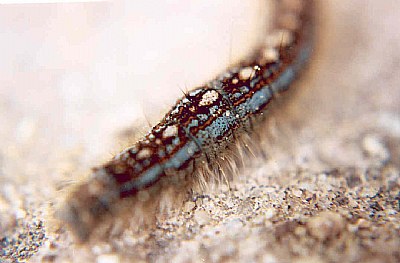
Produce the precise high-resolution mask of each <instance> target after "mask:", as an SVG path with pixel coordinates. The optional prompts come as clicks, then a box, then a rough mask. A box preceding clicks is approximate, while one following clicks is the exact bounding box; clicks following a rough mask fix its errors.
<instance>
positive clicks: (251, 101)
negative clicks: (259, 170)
mask: <svg viewBox="0 0 400 263" xmlns="http://www.w3.org/2000/svg"><path fill="white" fill-rule="evenodd" d="M275 7H276V14H277V19H276V20H277V21H276V24H277V26H276V29H277V30H276V32H275V33H272V34H270V35H269V36H268V37H267V38H266V40H265V44H264V45H263V46H262V47H261V48H260V49H259V50H257V51H256V52H255V53H254V54H253V55H252V56H251V57H250V58H248V59H246V60H245V61H243V62H241V63H240V64H239V65H237V66H236V67H234V68H231V69H229V70H227V71H226V72H225V73H223V74H221V75H220V76H218V77H217V78H216V79H215V80H213V81H211V82H209V83H207V84H206V85H204V86H203V87H200V88H197V89H194V90H192V91H190V92H187V93H186V94H185V96H184V97H183V98H181V99H179V100H178V101H177V103H176V105H175V106H173V108H172V109H171V110H170V111H169V112H168V113H167V114H166V115H165V117H164V118H163V119H162V120H161V121H160V122H159V123H158V124H157V125H155V126H154V127H153V128H152V129H151V130H150V132H148V134H147V135H145V136H144V138H142V139H141V140H139V141H138V142H137V143H136V144H134V145H133V146H132V147H129V148H128V149H126V150H124V151H122V152H121V153H119V154H118V155H116V156H115V157H114V158H113V159H112V160H111V161H109V162H108V163H106V164H104V165H102V166H100V167H98V168H95V169H93V174H92V175H91V177H90V179H89V180H88V181H86V182H84V183H82V184H80V185H79V186H77V188H76V189H75V190H74V191H72V192H71V193H70V194H69V196H68V197H67V200H66V201H65V203H64V205H63V209H62V213H61V214H62V216H61V217H62V219H63V220H64V222H66V223H67V224H68V225H69V226H70V228H71V229H72V230H73V232H75V234H76V235H77V236H78V238H79V239H80V240H82V241H85V240H87V239H88V238H89V237H90V236H91V235H92V232H93V231H94V229H95V228H96V226H97V225H99V223H101V222H102V221H103V220H104V218H105V217H107V216H108V215H110V214H113V213H114V211H115V209H114V207H115V206H117V204H119V203H120V202H122V201H121V200H122V199H135V200H139V201H137V202H140V201H142V202H144V203H146V202H147V203H154V202H153V201H152V199H151V198H152V197H153V196H157V195H158V193H159V192H160V191H161V190H162V189H164V188H168V187H175V185H184V186H187V185H191V184H192V182H194V181H196V180H198V179H199V177H203V176H204V171H208V172H209V174H214V173H219V172H220V171H221V167H222V165H221V164H220V162H219V161H220V160H221V159H226V158H229V156H230V155H231V154H232V152H235V147H237V143H238V142H240V140H241V138H242V137H244V136H248V134H250V133H251V132H252V131H253V130H254V126H255V125H256V124H257V123H258V122H260V120H261V119H263V116H264V113H265V112H266V110H267V109H268V106H269V104H270V102H271V101H273V100H274V98H275V97H277V96H280V95H281V94H282V93H284V92H285V91H286V90H287V89H288V87H289V85H290V84H291V83H292V82H293V81H294V80H295V79H296V77H297V76H298V73H299V72H300V71H301V70H302V69H303V68H304V66H305V65H306V62H307V61H308V59H309V57H310V55H311V51H312V43H313V41H312V40H313V2H312V1H311V0H304V1H300V0H285V1H276V2H275ZM231 159H232V160H233V159H234V158H231ZM206 179H207V178H206ZM131 213H133V214H134V213H135V211H132V210H131Z"/></svg>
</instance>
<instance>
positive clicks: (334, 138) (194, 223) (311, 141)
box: [0, 0, 400, 262]
mask: <svg viewBox="0 0 400 263" xmlns="http://www.w3.org/2000/svg"><path fill="white" fill-rule="evenodd" d="M150 2H151V1H150ZM206 2H207V1H206ZM221 2H223V1H221ZM171 3H172V4H171V6H169V8H171V10H175V12H176V16H179V14H185V15H181V17H179V18H177V19H175V18H174V17H175V16H168V15H165V13H167V14H168V12H167V11H165V9H163V11H157V10H158V9H153V8H152V6H151V5H150V6H148V7H147V8H148V9H149V10H151V11H148V12H149V13H150V14H152V15H153V16H152V17H151V16H150V14H149V17H151V18H146V16H145V15H143V17H141V18H140V19H139V18H138V16H139V15H140V14H142V13H145V12H140V11H141V10H139V11H138V13H137V14H135V15H132V12H134V11H135V10H136V9H137V8H138V7H137V6H135V5H130V4H127V3H125V4H121V3H120V4H118V5H117V4H113V3H93V4H71V5H66V4H64V5H28V6H24V7H22V6H0V14H1V15H0V26H1V30H0V31H1V33H0V37H1V39H2V43H1V44H0V47H1V50H2V51H3V52H4V56H5V58H6V59H5V60H2V61H1V62H0V69H1V71H2V74H1V75H2V76H0V80H1V86H0V123H1V124H0V138H1V139H2V140H1V142H2V147H0V249H1V250H0V253H1V254H0V261H6V262H8V261H10V262H13V261H25V260H30V262H70V261H75V262H85V261H87V262H92V261H93V262H144V261H150V262H399V261H400V252H399V247H400V175H399V171H400V158H399V157H400V74H399V73H400V72H399V71H400V51H399V50H400V34H398V25H399V24H400V8H399V7H400V5H399V4H398V3H397V1H395V0H393V1H384V2H381V3H379V2H378V1H372V0H371V1H361V0H360V1H357V0H352V1H323V2H322V1H319V2H318V3H319V4H318V23H317V40H316V48H315V54H314V56H313V58H312V61H311V64H310V68H309V69H308V70H307V72H305V74H304V76H303V78H302V79H301V80H300V81H299V82H297V83H296V85H295V86H294V87H293V88H294V89H296V90H295V92H293V94H290V99H289V100H287V101H286V102H285V103H282V105H279V107H276V109H274V110H273V111H272V112H271V113H270V114H271V116H270V117H269V118H268V120H267V121H266V127H267V129H266V132H265V134H263V133H261V135H260V136H261V137H263V135H265V136H264V137H266V138H263V144H262V147H263V149H264V151H265V152H266V157H260V156H255V157H254V158H250V160H249V161H248V162H246V164H245V166H244V168H243V169H241V170H240V172H239V175H238V180H237V181H235V182H233V183H232V185H231V189H230V190H229V189H228V188H227V187H223V186H222V187H220V189H217V190H213V191H211V190H210V191H205V192H204V193H200V194H198V193H195V194H192V195H190V196H189V197H188V198H187V199H186V200H185V201H184V202H183V204H182V205H179V206H178V207H180V209H177V210H176V211H173V212H171V213H170V214H169V215H166V216H164V217H162V218H161V217H160V218H159V220H158V221H157V222H156V223H155V225H153V226H151V227H148V228H143V229H136V228H134V227H132V228H129V227H128V228H123V229H121V228H118V224H116V226H115V229H114V230H113V231H114V232H112V231H111V234H112V233H117V232H118V235H117V234H115V237H114V236H112V235H111V236H110V237H109V238H108V239H107V240H97V241H94V242H92V243H91V244H89V245H79V244H77V243H76V242H75V241H74V239H73V238H72V236H71V235H70V233H69V232H68V231H67V230H66V229H65V228H63V226H62V225H61V226H60V225H59V224H57V223H56V222H55V221H54V219H53V216H52V213H53V212H54V207H55V206H57V203H58V202H59V200H60V199H61V198H60V197H62V196H63V195H65V189H66V188H68V186H69V185H71V184H75V183H76V182H77V181H79V180H82V179H81V178H82V177H85V176H87V175H88V173H89V170H90V167H92V166H94V165H96V164H100V163H102V162H103V161H105V160H107V159H108V158H110V157H111V156H112V155H111V154H110V153H114V152H116V151H117V149H119V148H120V146H121V145H120V144H121V142H120V141H119V140H118V138H120V137H121V136H118V134H121V133H122V132H123V131H124V129H127V128H129V127H138V126H140V125H138V124H137V123H139V122H140V121H139V118H140V117H141V116H140V115H142V116H143V113H141V112H140V111H143V112H144V115H146V116H147V117H148V118H149V119H150V120H151V121H152V120H153V118H154V119H157V118H158V117H160V114H159V113H160V112H162V111H163V110H164V111H165V110H166V109H168V107H169V106H168V105H172V103H173V101H174V100H175V99H176V98H178V97H179V96H180V95H179V92H180V91H179V89H180V88H181V89H185V86H188V88H190V87H193V86H194V85H198V84H201V83H202V82H204V81H206V80H208V79H210V78H211V77H212V76H213V75H215V74H216V73H218V72H219V71H221V70H222V69H223V68H222V69H221V66H223V65H224V64H225V66H226V64H228V62H229V61H232V60H235V59H238V58H236V57H235V56H233V57H232V55H231V54H230V52H229V51H227V50H229V49H228V48H226V47H227V46H231V47H232V46H243V45H242V42H248V41H247V36H248V35H254V34H255V35H257V34H256V33H255V32H258V31H257V30H258V29H259V28H257V26H254V27H250V26H247V25H246V26H243V25H244V24H243V23H245V22H240V23H239V22H236V24H235V23H234V22H231V24H233V26H232V27H233V28H234V29H236V30H238V33H234V34H233V33H228V35H227V36H225V37H224V38H222V39H228V40H227V42H225V44H223V45H222V46H223V47H221V49H222V50H225V51H221V50H219V49H218V47H217V48H216V50H213V51H212V52H215V54H214V53H212V54H209V53H207V54H206V55H205V54H204V53H202V52H208V51H209V50H210V49H211V48H209V47H211V46H213V45H209V44H208V41H214V42H213V43H215V42H218V41H215V40H213V38H215V37H218V36H220V35H221V34H223V33H224V32H225V31H224V30H225V27H229V26H226V24H227V22H226V21H236V17H234V18H232V17H230V18H229V15H232V14H233V13H235V10H241V12H242V13H244V14H245V15H244V16H245V18H244V19H243V21H247V20H248V19H249V18H246V14H247V15H249V14H251V15H249V17H253V16H256V15H258V14H257V12H258V11H257V10H259V8H255V11H254V10H253V9H254V6H253V9H251V8H250V7H251V5H255V3H256V2H252V4H251V5H249V6H250V7H249V9H246V8H247V7H241V8H235V3H233V4H232V5H233V6H234V7H231V8H232V9H229V8H228V7H226V6H225V5H226V2H225V5H218V4H214V6H212V8H206V7H207V6H206V4H204V5H205V6H202V5H201V4H200V6H196V7H195V8H194V7H193V6H190V5H185V4H179V3H182V2H178V1H171ZM211 3H212V1H210V2H208V3H207V4H209V5H210V4H211ZM153 4H154V3H153ZM174 4H175V5H174ZM165 8H167V7H165ZM202 8H203V9H202ZM209 9H212V10H215V11H209V12H211V14H210V15H209V17H207V16H206V17H205V18H203V19H205V21H208V22H209V23H216V25H215V28H218V26H219V25H220V24H219V22H218V21H221V20H222V21H223V23H222V24H221V25H220V27H221V28H220V29H216V30H215V32H214V31H213V30H212V29H209V28H207V27H205V28H202V27H201V26H200V28H198V29H197V30H198V31H197V32H196V33H195V34H194V35H191V32H190V31H191V28H196V25H203V24H204V23H206V22H205V21H203V20H199V21H200V22H199V21H197V20H196V19H195V20H194V21H192V22H188V21H191V20H188V19H189V18H190V17H196V15H198V14H200V13H204V12H203V11H204V10H209ZM154 10H155V11H154ZM171 10H170V11H171ZM251 10H253V11H251ZM192 12H193V13H192ZM213 12H214V13H213ZM251 12H254V13H251ZM161 15H163V16H161ZM160 16H161V18H160ZM224 16H228V18H226V19H225V17H224ZM242 16H243V14H242ZM213 17H214V18H215V17H217V19H215V21H214V20H212V19H211V18H213ZM135 19H139V20H135ZM246 19H247V20H246ZM172 20H173V21H172ZM138 21H145V22H143V24H141V25H140V26H138V25H137V24H138ZM182 21H186V22H185V23H183V22H182ZM173 22H175V23H178V25H180V24H182V23H183V24H186V26H184V25H183V24H182V25H181V27H180V30H179V31H178V32H177V31H176V30H175V31H174V29H175V28H176V27H175V26H172V29H170V30H172V31H171V32H169V33H165V34H164V35H163V31H164V28H163V27H159V26H158V25H159V24H160V23H162V24H163V25H165V24H169V23H172V24H173ZM179 23H180V24H179ZM191 23H194V24H191ZM251 23H255V24H257V23H259V21H258V22H254V21H253V22H251ZM173 25H174V24H173ZM210 27H211V26H210ZM143 28H144V29H143ZM151 30H159V31H151ZM218 30H219V31H218ZM246 30H247V31H246ZM211 31H212V32H211ZM149 32H157V33H154V35H152V34H151V33H149ZM179 32H181V34H182V32H184V34H183V35H189V37H188V38H187V39H184V38H183V39H179V40H178V41H177V42H175V43H173V42H168V41H167V36H171V35H173V36H175V35H176V38H179ZM233 32H235V31H234V30H233ZM240 32H242V33H240ZM243 32H244V33H243ZM160 34H161V37H160ZM232 34H233V35H234V37H230V36H232ZM236 34H238V35H240V34H242V35H241V37H240V38H241V39H242V38H243V39H244V40H236V36H237V35H236ZM203 35H207V36H208V37H209V38H211V39H209V40H208V41H206V40H204V39H202V36H203ZM162 37H165V41H166V42H165V43H163V39H162ZM196 38H197V41H194V42H195V43H198V42H200V43H202V45H203V46H205V48H204V47H203V49H205V50H204V51H202V49H199V48H200V46H201V45H200V46H195V47H194V48H195V49H199V53H200V54H202V55H200V57H196V56H197V54H195V53H196V52H193V50H190V48H191V47H192V45H194V42H193V43H192V42H190V41H191V40H190V39H196ZM238 38H239V36H238ZM143 39H144V40H143ZM146 39H148V41H149V42H145V40H146ZM154 39H155V40H154ZM232 39H235V40H234V41H233V40H232ZM141 40H143V41H144V42H140V41H141ZM255 41H256V40H255ZM137 42H139V45H136V46H135V45H132V46H131V44H133V43H137ZM153 42H157V43H158V44H157V45H156V44H154V43H153ZM232 43H233V44H232ZM238 43H239V44H238ZM152 44H154V45H155V46H151V45H152ZM208 45H209V46H208ZM215 45H217V44H215ZM185 47H188V48H189V50H187V49H186V50H184V49H183V48H185ZM248 48H251V46H250V47H248ZM233 49H235V48H233ZM133 50H134V51H133ZM186 52H187V53H186ZM221 52H225V53H223V55H222V57H220V58H219V59H214V57H215V56H217V55H216V54H220V53H221ZM233 53H235V52H233ZM239 53H240V52H239ZM244 53H246V51H244ZM191 56H194V58H193V59H192V57H191ZM238 56H239V57H241V56H243V55H238ZM143 57H145V59H143ZM188 57H190V59H188ZM204 57H205V58H206V59H205V60H203V61H200V62H198V64H196V61H198V59H202V58H204ZM141 59H142V60H141ZM227 59H228V62H227ZM136 60H138V61H136ZM188 60H189V61H188ZM213 60H216V61H217V62H213ZM149 61H150V62H149ZM193 61H195V62H194V66H193V65H192V64H193ZM220 61H223V63H222V64H221V65H220V64H218V63H220ZM135 62H136V64H135ZM147 62H149V64H146V63H147ZM152 63H153V64H152ZM186 63H187V64H188V66H187V67H188V68H189V69H187V68H186ZM215 64H218V65H215ZM199 65H200V66H199ZM182 67H185V69H186V70H188V71H185V69H182ZM199 68H207V70H208V69H209V68H211V72H212V73H210V72H206V73H201V72H202V69H199ZM147 72H149V73H147ZM146 74H149V75H146ZM199 76H200V77H199ZM193 78H199V79H198V80H194V82H192V81H193V80H192V79H193ZM168 94H169V95H168ZM167 95H168V96H167ZM140 104H142V105H140ZM153 116H157V117H153ZM131 123H135V124H133V125H130V124H131ZM267 135H268V136H267Z"/></svg>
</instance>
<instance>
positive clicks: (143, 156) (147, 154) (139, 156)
mask: <svg viewBox="0 0 400 263" xmlns="http://www.w3.org/2000/svg"><path fill="white" fill-rule="evenodd" d="M150 156H151V150H150V149H147V148H144V149H142V150H140V151H139V152H138V153H137V154H136V158H137V159H146V158H149V157H150Z"/></svg>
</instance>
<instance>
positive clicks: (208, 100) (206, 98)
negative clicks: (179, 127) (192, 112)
mask: <svg viewBox="0 0 400 263" xmlns="http://www.w3.org/2000/svg"><path fill="white" fill-rule="evenodd" d="M218 96H219V94H218V92H217V91H215V90H209V91H207V92H206V93H204V94H203V97H202V98H201V101H200V103H199V106H207V105H211V104H213V103H214V101H216V100H217V99H218Z"/></svg>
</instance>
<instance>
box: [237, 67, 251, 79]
mask: <svg viewBox="0 0 400 263" xmlns="http://www.w3.org/2000/svg"><path fill="white" fill-rule="evenodd" d="M253 72H254V69H253V68H252V67H245V68H243V69H242V70H240V71H239V78H240V79H241V80H246V79H249V78H250V77H251V75H252V74H253Z"/></svg>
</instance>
